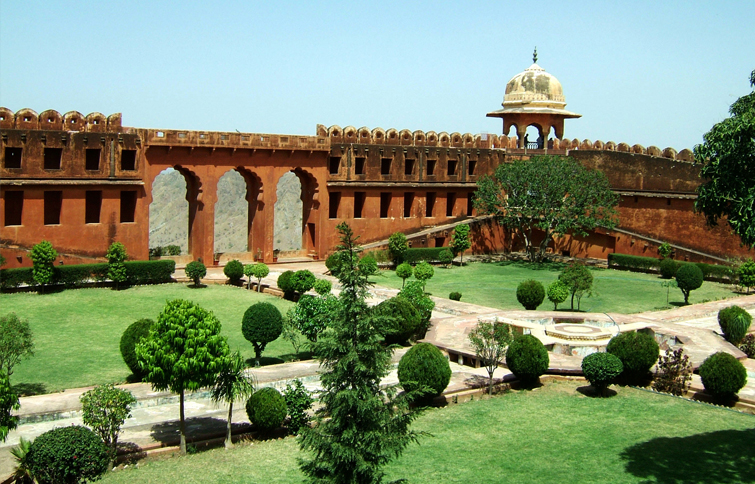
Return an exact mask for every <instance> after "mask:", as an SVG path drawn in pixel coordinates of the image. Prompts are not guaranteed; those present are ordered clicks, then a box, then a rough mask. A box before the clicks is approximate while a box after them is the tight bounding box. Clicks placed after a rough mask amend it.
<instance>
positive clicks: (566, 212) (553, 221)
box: [475, 156, 619, 261]
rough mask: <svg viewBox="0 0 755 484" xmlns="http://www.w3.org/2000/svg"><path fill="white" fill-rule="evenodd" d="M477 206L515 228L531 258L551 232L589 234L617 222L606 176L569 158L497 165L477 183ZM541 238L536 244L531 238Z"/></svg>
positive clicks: (615, 200)
mask: <svg viewBox="0 0 755 484" xmlns="http://www.w3.org/2000/svg"><path fill="white" fill-rule="evenodd" d="M477 185H478V189H477V194H476V196H475V207H476V208H477V210H478V211H479V212H480V213H483V214H492V215H494V216H495V218H496V219H497V220H498V222H499V223H500V224H501V225H503V226H505V227H508V228H509V229H512V230H515V233H516V234H517V236H519V237H520V238H521V239H522V241H523V242H524V245H525V246H526V249H527V253H528V254H529V257H530V260H532V261H541V260H543V259H544V257H545V249H546V247H548V244H549V243H550V241H551V240H552V239H553V237H554V236H563V235H565V234H567V233H575V234H579V235H587V233H588V231H589V230H593V229H595V228H596V227H605V228H613V227H615V226H616V223H617V222H618V214H617V212H616V210H615V208H614V207H615V206H616V205H617V204H618V203H619V196H618V195H617V194H615V193H613V192H612V191H611V187H610V186H609V184H608V179H607V178H606V176H605V175H604V174H603V173H602V172H600V171H597V170H588V169H586V168H585V167H583V166H582V165H581V164H579V162H577V161H576V160H574V159H573V158H568V157H563V156H535V157H532V158H531V159H529V160H519V161H514V162H513V163H501V164H500V165H498V168H496V170H495V174H493V176H483V177H481V178H480V180H479V181H478V182H477ZM540 233H542V234H544V237H543V238H542V240H541V241H540V243H539V244H536V242H535V237H536V236H537V235H539V234H540Z"/></svg>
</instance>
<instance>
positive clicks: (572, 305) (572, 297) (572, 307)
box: [571, 291, 574, 311]
mask: <svg viewBox="0 0 755 484" xmlns="http://www.w3.org/2000/svg"><path fill="white" fill-rule="evenodd" d="M571 310H572V311H574V291H572V293H571Z"/></svg>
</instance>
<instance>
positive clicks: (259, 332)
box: [241, 302, 283, 360]
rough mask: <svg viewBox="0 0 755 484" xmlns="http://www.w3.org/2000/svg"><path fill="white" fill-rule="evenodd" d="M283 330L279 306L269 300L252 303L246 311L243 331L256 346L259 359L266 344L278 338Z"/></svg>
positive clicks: (255, 349) (242, 321) (256, 356)
mask: <svg viewBox="0 0 755 484" xmlns="http://www.w3.org/2000/svg"><path fill="white" fill-rule="evenodd" d="M282 331H283V316H281V313H280V311H278V308H276V307H275V306H273V305H272V304H270V303H268V302H258V303H256V304H252V305H251V306H249V308H248V309H247V310H246V312H244V318H243V319H242V320H241V332H242V334H243V335H244V338H246V339H247V341H249V342H250V343H252V345H253V346H254V354H255V358H256V359H257V360H259V359H260V358H261V357H262V352H263V351H264V350H265V346H267V344H268V343H270V342H271V341H275V340H276V339H278V336H280V335H281V332H282Z"/></svg>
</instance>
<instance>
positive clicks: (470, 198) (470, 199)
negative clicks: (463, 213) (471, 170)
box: [467, 193, 474, 217]
mask: <svg viewBox="0 0 755 484" xmlns="http://www.w3.org/2000/svg"><path fill="white" fill-rule="evenodd" d="M473 210H474V194H472V193H468V194H467V216H468V217H471V216H472V211H473Z"/></svg>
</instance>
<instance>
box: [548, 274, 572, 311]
mask: <svg viewBox="0 0 755 484" xmlns="http://www.w3.org/2000/svg"><path fill="white" fill-rule="evenodd" d="M568 297H569V286H567V285H566V284H564V282H563V281H561V280H560V279H556V280H555V281H553V282H551V283H550V284H549V285H548V301H550V302H552V303H553V310H554V311H556V310H558V305H559V304H561V303H562V302H564V301H566V299H567V298H568Z"/></svg>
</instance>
